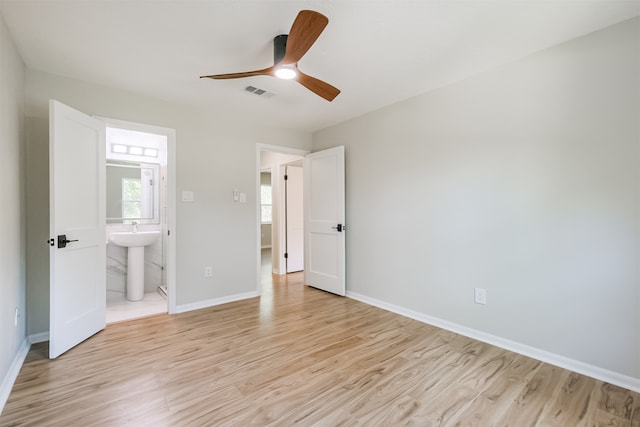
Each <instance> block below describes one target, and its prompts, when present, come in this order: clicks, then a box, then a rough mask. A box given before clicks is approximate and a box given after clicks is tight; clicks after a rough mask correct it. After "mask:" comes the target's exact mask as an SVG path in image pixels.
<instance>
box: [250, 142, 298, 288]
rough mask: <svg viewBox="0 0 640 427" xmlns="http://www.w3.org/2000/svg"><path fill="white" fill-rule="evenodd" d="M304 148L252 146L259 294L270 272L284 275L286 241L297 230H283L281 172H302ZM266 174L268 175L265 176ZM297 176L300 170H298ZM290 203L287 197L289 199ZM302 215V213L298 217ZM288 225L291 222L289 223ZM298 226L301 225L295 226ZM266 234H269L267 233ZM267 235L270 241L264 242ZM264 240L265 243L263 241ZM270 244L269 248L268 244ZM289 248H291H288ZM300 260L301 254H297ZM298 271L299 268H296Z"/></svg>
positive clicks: (269, 281) (284, 187)
mask: <svg viewBox="0 0 640 427" xmlns="http://www.w3.org/2000/svg"><path fill="white" fill-rule="evenodd" d="M307 153H308V152H307V151H304V150H297V149H292V148H287V147H278V146H272V145H264V144H257V148H256V185H257V191H256V194H259V195H260V197H259V198H258V201H257V210H258V216H257V217H258V221H257V227H258V228H257V229H258V233H257V235H258V239H257V244H256V247H257V271H258V275H257V276H258V277H257V290H258V293H259V294H262V290H263V286H271V284H272V275H273V274H276V275H284V274H287V260H288V259H287V258H288V256H289V254H288V253H287V250H288V249H289V248H288V246H290V244H288V242H291V241H292V240H291V239H293V238H294V237H295V236H294V235H295V234H297V233H298V231H295V232H294V231H292V229H291V228H289V230H287V217H286V216H287V215H286V213H287V209H286V208H287V200H286V199H287V197H286V194H287V193H286V190H287V182H286V181H285V175H286V172H287V169H288V168H290V167H298V168H299V170H300V172H301V171H302V159H303V158H304V155H305V154H307ZM267 173H268V175H267ZM300 175H301V173H300ZM267 177H268V178H267ZM269 178H270V188H269V191H268V193H269V195H270V198H271V200H270V202H271V204H270V205H269V204H268V203H263V201H264V198H263V197H262V193H266V192H267V191H266V189H265V187H266V186H267V184H265V183H267V182H269V181H267V180H268V179H269ZM294 199H295V200H298V201H299V203H300V206H299V209H298V210H299V211H300V215H301V213H302V203H303V200H302V197H295V198H294ZM290 202H291V200H290ZM266 212H269V213H270V216H271V218H270V224H268V225H267V224H266V223H268V222H269V221H268V220H267V217H268V215H265V213H266ZM300 218H302V216H300ZM289 223H290V224H291V222H289ZM296 227H297V229H300V230H299V232H300V233H301V232H302V230H301V228H302V227H301V224H299V225H297V226H296ZM268 234H270V236H268ZM268 237H270V238H271V239H270V242H268ZM302 239H303V237H302V234H301V235H300V242H302V241H303V240H302ZM267 242H268V243H267ZM268 246H270V247H268ZM291 249H293V248H291ZM300 251H302V245H300ZM300 258H301V259H302V255H300ZM296 271H300V269H296Z"/></svg>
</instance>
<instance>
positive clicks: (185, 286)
mask: <svg viewBox="0 0 640 427" xmlns="http://www.w3.org/2000/svg"><path fill="white" fill-rule="evenodd" d="M26 86H27V88H26V97H27V100H26V103H27V107H26V108H27V111H26V113H27V118H26V120H27V127H28V130H29V137H28V144H29V147H30V148H31V149H32V150H33V151H34V152H36V153H37V154H38V156H40V157H41V158H42V159H44V158H46V156H47V151H46V150H47V145H46V144H47V138H48V136H47V123H48V107H47V105H48V104H47V102H48V99H49V98H53V99H57V100H59V101H61V102H63V103H65V104H67V105H69V106H71V107H74V108H76V109H78V110H81V111H84V112H85V113H88V114H92V115H97V116H102V117H109V118H114V119H120V120H126V121H131V122H138V123H144V124H151V125H156V126H161V127H167V128H173V129H176V161H177V164H176V168H177V182H176V187H177V192H178V195H176V200H178V202H177V208H176V210H177V213H176V215H177V229H176V230H172V232H174V233H175V235H176V239H177V246H176V257H177V259H176V263H177V266H176V274H177V277H176V288H177V292H176V294H177V295H176V302H177V305H178V309H179V310H183V309H190V308H195V307H198V306H204V305H207V304H209V303H211V302H212V301H215V300H216V299H219V298H223V297H228V296H233V295H238V294H246V293H250V292H255V291H256V277H257V265H256V262H255V259H256V257H255V254H256V252H255V251H256V241H257V237H258V236H257V234H256V233H257V229H256V221H257V218H256V196H257V195H256V185H255V176H256V170H255V168H256V143H263V144H271V145H275V144H277V145H280V146H288V147H293V148H301V149H309V148H310V145H311V135H310V134H307V133H301V132H294V131H283V130H278V129H273V128H266V127H259V126H248V125H247V123H246V122H243V121H237V122H236V121H233V120H228V119H227V118H224V119H217V118H216V117H215V116H212V115H210V114H209V113H208V112H207V111H205V110H202V111H197V110H193V109H189V108H186V107H182V106H179V105H173V104H169V103H166V102H163V101H159V100H155V99H150V98H146V97H141V96H137V95H135V94H132V93H128V92H124V91H121V90H115V89H112V88H107V87H102V86H98V85H93V84H88V83H83V82H80V81H77V80H72V79H67V78H62V77H58V76H54V75H50V74H46V73H43V72H38V71H32V70H28V71H27V83H26ZM38 166H39V167H38V168H37V169H36V168H35V167H31V165H30V167H29V173H30V179H32V181H33V182H34V183H36V182H37V183H38V184H39V185H38V187H39V188H40V189H42V188H43V187H46V185H48V184H47V182H48V179H47V176H48V171H47V169H48V167H46V166H45V165H44V164H40V165H38ZM234 188H237V189H239V190H240V191H241V192H244V193H246V194H247V203H234V201H233V189H234ZM182 190H191V191H193V192H194V196H195V201H194V202H193V203H183V202H180V201H179V200H180V197H179V195H180V193H181V191H182ZM29 197H30V196H29ZM32 202H33V206H34V209H33V210H31V208H30V222H29V227H31V225H32V224H33V226H34V229H38V230H39V231H40V232H41V233H42V235H41V236H39V237H38V238H39V239H41V240H42V241H43V242H44V241H45V240H46V239H47V238H48V236H47V234H48V230H47V228H48V227H46V224H47V223H48V202H46V201H45V200H44V199H42V200H33V201H32ZM38 250H39V248H34V252H38ZM30 252H31V250H30ZM39 252H40V253H34V254H32V255H33V259H34V262H33V263H30V265H29V268H30V269H31V268H32V267H33V268H34V269H36V270H39V275H38V279H39V280H37V281H36V280H34V281H31V280H29V283H28V288H29V299H28V306H29V313H30V324H29V331H30V333H38V332H43V331H47V330H48V318H49V315H48V307H49V290H48V289H49V285H48V275H45V271H46V269H48V266H47V257H48V251H47V250H46V248H45V251H39ZM36 260H37V261H36ZM205 266H211V267H213V277H211V278H205V277H204V268H205Z"/></svg>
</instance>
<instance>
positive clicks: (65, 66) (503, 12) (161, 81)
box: [0, 0, 640, 131]
mask: <svg viewBox="0 0 640 427" xmlns="http://www.w3.org/2000/svg"><path fill="white" fill-rule="evenodd" d="M301 9H313V10H316V11H318V12H321V13H323V14H325V15H326V16H327V17H328V18H329V25H328V26H327V28H326V29H325V30H324V32H323V33H322V35H321V36H320V38H319V39H318V41H317V42H316V43H315V45H313V46H312V47H311V49H310V50H309V51H308V52H307V54H306V56H305V57H304V58H303V59H302V60H301V61H300V63H299V67H300V69H301V70H302V71H304V72H305V73H307V74H310V75H312V76H314V77H317V78H319V79H321V80H325V81H327V82H328V83H331V84H332V85H334V86H336V87H338V88H339V89H341V90H342V93H341V94H340V95H339V96H338V97H337V98H336V99H335V100H334V101H333V102H327V101H325V100H324V99H322V98H320V97H318V96H316V95H314V94H313V93H311V92H309V91H308V90H306V89H305V88H303V87H302V86H300V85H299V84H297V83H295V82H291V81H282V80H278V79H275V78H272V77H265V76H260V77H252V78H245V79H237V80H225V81H219V80H218V81H217V80H210V79H199V78H198V77H199V76H201V75H204V74H215V73H228V72H239V71H249V70H255V69H259V68H264V67H268V66H270V65H272V63H273V51H272V39H273V37H274V36H276V35H278V34H286V33H288V31H289V28H290V27H291V24H292V22H293V20H294V18H295V16H296V14H297V13H298V11H299V10H301ZM0 11H1V12H2V15H3V16H4V20H5V22H6V24H7V26H8V28H9V31H10V32H11V34H12V36H13V38H14V41H15V43H16V45H17V47H18V50H19V52H20V53H21V55H22V57H23V59H24V61H25V63H26V65H27V67H29V68H31V69H35V70H42V71H46V72H49V73H53V74H59V75H63V76H67V77H71V78H75V79H79V80H83V81H87V82H93V83H98V84H102V85H105V86H110V87H115V88H122V89H125V90H128V91H132V92H136V93H140V94H144V95H148V96H152V97H155V98H159V99H162V100H166V101H170V102H176V103H181V104H191V105H195V106H198V107H204V108H206V109H207V110H208V111H210V112H211V114H212V115H217V116H221V117H225V116H228V115H233V116H235V117H241V118H242V119H244V120H247V121H257V122H264V123H267V124H270V125H273V126H277V127H286V128H291V129H299V130H305V131H315V130H318V129H321V128H323V127H326V126H329V125H332V124H336V123H339V122H341V121H343V120H346V119H348V118H351V117H355V116H359V115H362V114H364V113H366V112H368V111H372V110H375V109H378V108H380V107H383V106H385V105H389V104H392V103H394V102H397V101H400V100H402V99H406V98H409V97H411V96H414V95H417V94H420V93H423V92H426V91H429V90H432V89H435V88H438V87H441V86H443V85H447V84H450V83H452V82H455V81H458V80H461V79H464V78H467V77H469V76H472V75H474V74H477V73H479V72H482V71H484V70H488V69H491V68H494V67H496V66H499V65H501V64H504V63H507V62H510V61H513V60H516V59H518V58H522V57H524V56H526V55H528V54H530V53H533V52H536V51H539V50H541V49H545V48H547V47H550V46H553V45H556V44H558V43H561V42H563V41H566V40H569V39H572V38H575V37H578V36H581V35H584V34H587V33H590V32H592V31H595V30H598V29H601V28H604V27H607V26H609V25H612V24H615V23H617V22H620V21H623V20H625V19H628V18H631V17H634V16H638V15H639V14H640V1H609V0H599V1H581V0H544V1H540V0H538V1H520V0H501V1H484V0H475V1H456V0H448V1H403V0H396V1H391V0H388V1H364V0H359V1H354V0H351V1H349V0H341V1H338V0H325V1H300V0H298V1H272V0H261V1H246V0H200V1H196V0H175V1H167V0H157V1H148V0H145V1H143V0H128V1H114V0H103V1H88V0H84V1H82V0H75V1H56V0H0ZM247 85H253V86H256V87H259V88H262V89H265V90H268V91H270V92H274V93H275V94H276V96H274V97H272V98H270V99H264V98H261V97H258V96H256V95H252V94H249V93H247V92H245V91H244V88H245V87H246V86H247Z"/></svg>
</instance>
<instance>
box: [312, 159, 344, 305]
mask: <svg viewBox="0 0 640 427" xmlns="http://www.w3.org/2000/svg"><path fill="white" fill-rule="evenodd" d="M303 169H304V218H305V221H304V234H305V239H304V244H305V248H304V249H305V250H304V278H305V283H306V284H307V285H309V286H313V287H315V288H318V289H322V290H324V291H327V292H332V293H334V294H338V295H345V293H346V283H345V179H344V176H345V168H344V147H342V146H340V147H334V148H330V149H328V150H323V151H318V152H315V153H311V154H308V155H306V156H305V158H304V168H303Z"/></svg>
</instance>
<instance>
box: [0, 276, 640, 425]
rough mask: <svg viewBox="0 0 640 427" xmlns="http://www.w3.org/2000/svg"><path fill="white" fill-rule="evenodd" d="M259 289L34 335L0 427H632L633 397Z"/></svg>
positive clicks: (396, 320) (342, 301)
mask: <svg viewBox="0 0 640 427" xmlns="http://www.w3.org/2000/svg"><path fill="white" fill-rule="evenodd" d="M273 277H274V283H273V284H272V285H269V286H267V287H265V289H264V291H263V293H262V296H261V297H260V298H252V299H248V300H244V301H237V302H233V303H229V304H224V305H220V306H216V307H211V308H207V309H202V310H197V311H192V312H188V313H181V314H177V315H171V316H169V315H166V314H165V315H158V316H153V317H149V318H145V319H140V320H135V321H130V322H121V323H116V324H112V325H109V326H108V327H107V328H106V329H105V330H104V331H102V332H100V333H98V334H96V335H95V336H93V337H91V338H90V339H88V340H86V341H85V342H83V343H81V344H80V345H78V346H77V347H75V348H73V349H71V350H70V351H69V352H67V353H65V354H63V355H62V356H60V357H59V358H58V359H56V360H49V359H48V358H47V355H48V346H47V343H42V344H36V345H33V346H32V348H31V350H30V351H29V354H28V355H27V358H26V359H25V362H24V364H23V367H22V369H21V371H20V373H19V375H18V378H17V380H16V382H15V385H14V387H13V390H12V392H11V395H10V396H9V399H8V401H7V403H6V406H5V408H4V411H3V413H2V414H1V415H0V426H42V425H53V426H57V425H60V426H154V427H157V426H192V425H195V426H200V425H202V426H230V425H238V426H243V427H244V426H253V425H255V426H267V425H269V426H290V425H301V426H332V427H333V426H350V427H351V426H475V427H484V426H517V427H520V426H562V427H579V426H580V427H582V426H585V427H586V426H588V427H599V426H602V427H605V426H630V427H640V395H639V394H638V393H634V392H631V391H629V390H625V389H622V388H620V387H616V386H613V385H610V384H606V383H603V382H601V381H598V380H595V379H592V378H588V377H585V376H582V375H579V374H576V373H573V372H569V371H566V370H563V369H560V368H557V367H554V366H551V365H547V364H545V363H542V362H539V361H536V360H533V359H530V358H527V357H525V356H521V355H518V354H514V353H511V352H508V351H505V350H502V349H499V348H496V347H493V346H490V345H487V344H485V343H482V342H479V341H474V340H472V339H469V338H466V337H463V336H460V335H457V334H455V333H452V332H449V331H445V330H442V329H438V328H436V327H433V326H430V325H425V324H423V323H420V322H418V321H415V320H412V319H408V318H405V317H402V316H399V315H396V314H393V313H391V312H388V311H385V310H381V309H378V308H375V307H372V306H368V305H366V304H363V303H360V302H358V301H355V300H352V299H349V298H343V297H338V296H335V295H332V294H328V293H326V292H322V291H319V290H317V289H314V288H310V287H306V286H304V285H303V283H302V278H303V277H302V274H291V275H287V276H285V277H279V276H273Z"/></svg>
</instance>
